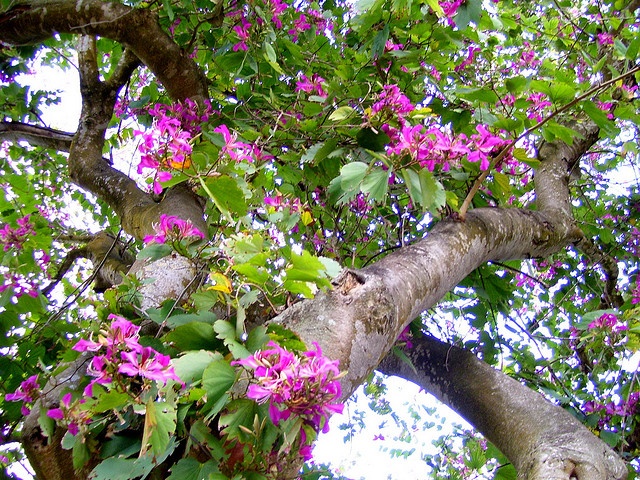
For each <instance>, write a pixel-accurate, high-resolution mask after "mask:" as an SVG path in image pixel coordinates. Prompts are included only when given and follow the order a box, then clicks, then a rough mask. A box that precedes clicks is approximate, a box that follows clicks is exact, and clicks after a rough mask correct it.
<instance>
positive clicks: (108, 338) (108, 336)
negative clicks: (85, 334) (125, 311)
mask: <svg viewBox="0 0 640 480" xmlns="http://www.w3.org/2000/svg"><path fill="white" fill-rule="evenodd" d="M107 318H108V319H109V320H112V322H111V326H110V327H109V329H108V330H106V331H102V332H101V333H100V335H99V337H98V341H97V342H94V341H92V340H85V339H81V340H78V342H77V343H76V344H75V345H74V346H73V350H75V351H77V352H87V351H89V352H97V351H98V350H100V349H101V348H102V347H106V348H107V355H108V356H111V355H112V353H113V352H114V351H115V350H117V349H119V348H122V346H125V347H127V348H129V349H131V350H135V351H137V350H139V349H140V348H141V346H140V344H139V343H138V340H139V339H140V335H139V332H140V327H139V326H137V325H134V324H133V323H131V322H130V321H129V320H127V319H126V318H124V317H121V316H119V315H115V314H113V313H112V314H110V315H109V317H107Z"/></svg>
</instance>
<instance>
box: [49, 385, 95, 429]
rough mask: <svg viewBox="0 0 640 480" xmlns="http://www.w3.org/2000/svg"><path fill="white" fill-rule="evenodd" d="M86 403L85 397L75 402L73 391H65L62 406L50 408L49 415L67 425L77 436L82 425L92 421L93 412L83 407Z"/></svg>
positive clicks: (61, 401)
mask: <svg viewBox="0 0 640 480" xmlns="http://www.w3.org/2000/svg"><path fill="white" fill-rule="evenodd" d="M84 403H85V400H84V399H80V400H78V401H76V402H73V396H72V395H71V393H65V394H64V395H63V396H62V399H61V400H60V407H59V408H52V409H50V410H49V411H48V412H47V417H49V418H53V419H54V420H56V421H57V422H58V423H60V424H63V425H65V426H66V428H67V430H68V431H69V433H70V434H71V435H73V436H76V435H77V434H78V433H80V428H81V427H82V425H88V424H89V423H91V414H90V413H89V412H88V411H87V410H83V409H82V408H81V406H82V404H84Z"/></svg>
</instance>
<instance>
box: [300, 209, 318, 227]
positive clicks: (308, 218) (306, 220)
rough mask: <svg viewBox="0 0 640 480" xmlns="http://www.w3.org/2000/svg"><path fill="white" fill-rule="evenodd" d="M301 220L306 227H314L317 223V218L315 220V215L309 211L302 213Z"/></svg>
mask: <svg viewBox="0 0 640 480" xmlns="http://www.w3.org/2000/svg"><path fill="white" fill-rule="evenodd" d="M300 220H302V223H303V224H304V226H305V227H308V226H309V225H312V224H313V223H314V222H315V221H316V220H315V218H313V215H311V212H310V211H309V210H303V211H302V213H301V214H300Z"/></svg>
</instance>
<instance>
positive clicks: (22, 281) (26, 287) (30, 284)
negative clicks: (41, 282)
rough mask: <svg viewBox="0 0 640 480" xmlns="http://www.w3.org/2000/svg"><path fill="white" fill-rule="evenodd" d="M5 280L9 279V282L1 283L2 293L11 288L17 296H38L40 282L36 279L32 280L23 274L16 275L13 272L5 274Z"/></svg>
mask: <svg viewBox="0 0 640 480" xmlns="http://www.w3.org/2000/svg"><path fill="white" fill-rule="evenodd" d="M5 280H7V283H5V284H4V285H0V293H2V292H4V291H5V290H8V289H10V288H11V289H12V290H13V293H14V295H15V296H16V297H17V298H20V297H21V296H23V295H29V296H30V297H32V298H38V283H37V282H36V281H35V280H30V279H28V278H26V277H24V276H23V275H15V274H13V273H12V274H9V275H5Z"/></svg>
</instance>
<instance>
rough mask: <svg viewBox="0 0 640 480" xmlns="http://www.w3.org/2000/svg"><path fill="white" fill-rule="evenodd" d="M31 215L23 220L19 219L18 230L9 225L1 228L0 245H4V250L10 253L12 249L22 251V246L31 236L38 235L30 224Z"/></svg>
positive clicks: (17, 221)
mask: <svg viewBox="0 0 640 480" xmlns="http://www.w3.org/2000/svg"><path fill="white" fill-rule="evenodd" d="M29 217H31V215H25V216H24V217H22V218H18V219H17V220H16V223H17V224H18V227H17V228H11V226H10V225H9V224H6V225H5V226H4V227H2V228H0V243H2V244H4V247H3V250H4V251H5V252H7V251H9V249H11V248H15V249H16V250H20V249H22V244H23V243H24V242H25V241H26V240H27V238H28V237H29V236H30V235H34V234H35V233H36V231H35V229H34V227H33V224H31V223H30V222H29Z"/></svg>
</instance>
